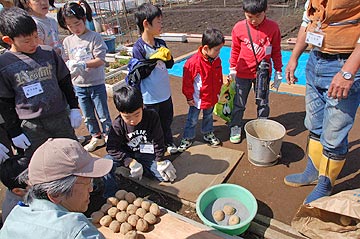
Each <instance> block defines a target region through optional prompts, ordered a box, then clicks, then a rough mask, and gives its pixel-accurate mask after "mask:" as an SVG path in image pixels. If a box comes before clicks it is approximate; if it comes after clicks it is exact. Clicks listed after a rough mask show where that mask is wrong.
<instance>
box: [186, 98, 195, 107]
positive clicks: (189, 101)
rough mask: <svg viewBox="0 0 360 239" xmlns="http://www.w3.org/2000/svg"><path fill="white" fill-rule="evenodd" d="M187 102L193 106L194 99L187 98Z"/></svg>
mask: <svg viewBox="0 0 360 239" xmlns="http://www.w3.org/2000/svg"><path fill="white" fill-rule="evenodd" d="M187 103H188V105H189V106H195V101H194V99H191V100H188V101H187Z"/></svg>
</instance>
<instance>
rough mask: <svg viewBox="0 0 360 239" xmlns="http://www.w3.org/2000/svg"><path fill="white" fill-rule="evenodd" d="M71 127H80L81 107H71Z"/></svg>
mask: <svg viewBox="0 0 360 239" xmlns="http://www.w3.org/2000/svg"><path fill="white" fill-rule="evenodd" d="M69 118H70V123H71V127H73V128H74V129H77V128H79V127H80V125H81V122H82V116H81V113H80V109H71V110H70V113H69Z"/></svg>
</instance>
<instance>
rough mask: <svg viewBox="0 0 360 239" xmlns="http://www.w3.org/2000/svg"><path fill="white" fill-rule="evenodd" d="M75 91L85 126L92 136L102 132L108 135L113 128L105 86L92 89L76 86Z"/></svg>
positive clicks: (92, 87)
mask: <svg viewBox="0 0 360 239" xmlns="http://www.w3.org/2000/svg"><path fill="white" fill-rule="evenodd" d="M74 89H75V93H76V96H77V97H78V101H79V105H80V108H81V111H82V113H83V114H84V118H85V120H84V122H85V125H86V127H87V129H88V131H89V133H90V134H91V136H95V135H97V134H99V133H100V132H102V133H103V134H106V135H108V133H109V131H110V128H111V118H110V114H109V109H108V105H107V94H106V88H105V84H101V85H96V86H90V87H79V86H74ZM95 112H96V114H97V117H98V118H99V120H100V123H101V127H102V131H100V127H99V124H98V121H97V119H96V115H95Z"/></svg>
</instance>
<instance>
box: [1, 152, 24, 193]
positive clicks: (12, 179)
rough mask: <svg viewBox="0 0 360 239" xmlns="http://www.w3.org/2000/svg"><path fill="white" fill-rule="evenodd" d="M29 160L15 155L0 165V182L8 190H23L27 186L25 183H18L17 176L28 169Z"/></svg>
mask: <svg viewBox="0 0 360 239" xmlns="http://www.w3.org/2000/svg"><path fill="white" fill-rule="evenodd" d="M29 163H30V159H28V158H26V157H24V156H20V155H15V156H13V157H11V158H9V159H7V160H6V161H5V162H3V163H2V164H0V180H1V182H2V183H3V184H4V185H5V186H6V187H7V188H8V189H9V190H12V189H14V188H23V189H25V188H26V186H27V184H26V183H25V182H19V180H18V178H17V177H18V176H19V175H20V174H21V173H22V172H23V171H24V170H26V169H27V168H28V166H29Z"/></svg>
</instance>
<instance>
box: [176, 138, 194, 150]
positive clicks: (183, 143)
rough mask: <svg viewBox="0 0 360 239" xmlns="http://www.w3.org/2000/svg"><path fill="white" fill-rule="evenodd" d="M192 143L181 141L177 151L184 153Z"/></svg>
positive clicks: (187, 140) (186, 140) (185, 140)
mask: <svg viewBox="0 0 360 239" xmlns="http://www.w3.org/2000/svg"><path fill="white" fill-rule="evenodd" d="M192 143H193V142H192V141H191V140H190V139H182V140H181V142H180V146H179V148H178V151H179V152H181V153H182V152H184V151H185V150H186V149H187V148H189V147H190V146H191V145H192Z"/></svg>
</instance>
